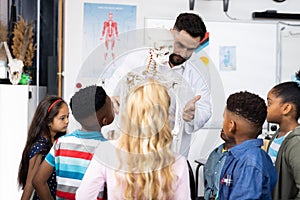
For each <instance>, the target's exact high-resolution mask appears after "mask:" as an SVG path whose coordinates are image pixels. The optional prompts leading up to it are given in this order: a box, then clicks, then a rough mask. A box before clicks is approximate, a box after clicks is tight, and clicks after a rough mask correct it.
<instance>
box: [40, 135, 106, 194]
mask: <svg viewBox="0 0 300 200" xmlns="http://www.w3.org/2000/svg"><path fill="white" fill-rule="evenodd" d="M105 140H106V139H105V138H104V137H103V136H102V134H101V133H100V132H84V131H80V130H76V131H74V132H73V133H70V134H66V135H65V136H63V137H60V138H59V139H57V140H56V142H55V143H54V145H53V146H52V148H51V150H50V152H49V153H48V155H47V156H46V158H45V160H46V161H47V162H48V163H49V164H50V165H51V166H53V167H54V168H55V171H56V181H57V189H56V199H75V193H76V190H77V188H78V187H79V185H80V183H81V180H82V178H83V176H84V173H85V171H86V169H87V167H88V165H89V164H90V161H91V159H92V157H93V154H94V151H95V148H96V147H97V146H98V144H99V143H100V142H99V141H105Z"/></svg>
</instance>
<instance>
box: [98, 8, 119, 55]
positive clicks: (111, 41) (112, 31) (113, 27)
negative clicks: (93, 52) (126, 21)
mask: <svg viewBox="0 0 300 200" xmlns="http://www.w3.org/2000/svg"><path fill="white" fill-rule="evenodd" d="M104 35H105V47H106V52H105V54H104V59H105V60H107V55H108V51H110V52H111V56H112V59H114V58H115V54H114V52H113V49H114V46H115V36H116V37H118V25H117V22H115V21H113V13H111V12H110V13H109V14H108V20H107V21H105V22H104V25H103V29H102V37H101V38H100V40H102V39H103V37H104Z"/></svg>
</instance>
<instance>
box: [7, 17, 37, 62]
mask: <svg viewBox="0 0 300 200" xmlns="http://www.w3.org/2000/svg"><path fill="white" fill-rule="evenodd" d="M33 39H34V33H33V22H31V23H29V24H28V23H27V22H26V21H25V20H24V19H23V17H21V16H20V17H19V21H18V22H16V24H15V25H14V30H13V39H12V47H11V48H12V54H13V55H14V57H15V58H17V59H19V60H22V61H23V62H24V66H26V67H30V66H32V60H33V58H34V55H35V50H36V44H33Z"/></svg>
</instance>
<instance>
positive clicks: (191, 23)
mask: <svg viewBox="0 0 300 200" xmlns="http://www.w3.org/2000/svg"><path fill="white" fill-rule="evenodd" d="M174 29H175V30H177V31H181V30H184V31H186V32H187V33H188V34H190V35H191V36H192V37H199V36H200V38H201V39H202V38H204V37H205V33H206V26H205V24H204V22H203V20H202V18H201V17H200V16H199V15H196V14H193V13H181V14H180V15H179V16H178V17H177V19H176V22H175V25H174Z"/></svg>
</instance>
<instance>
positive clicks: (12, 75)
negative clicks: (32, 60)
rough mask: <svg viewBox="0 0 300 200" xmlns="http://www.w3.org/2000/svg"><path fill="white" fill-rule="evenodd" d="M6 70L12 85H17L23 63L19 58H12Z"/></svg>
mask: <svg viewBox="0 0 300 200" xmlns="http://www.w3.org/2000/svg"><path fill="white" fill-rule="evenodd" d="M7 66H8V68H7V71H8V73H9V80H10V82H11V83H12V84H13V85H17V84H18V83H19V82H20V79H21V76H22V72H23V67H24V64H23V62H22V61H21V60H18V59H12V60H11V61H10V62H9V63H8V64H7Z"/></svg>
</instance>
